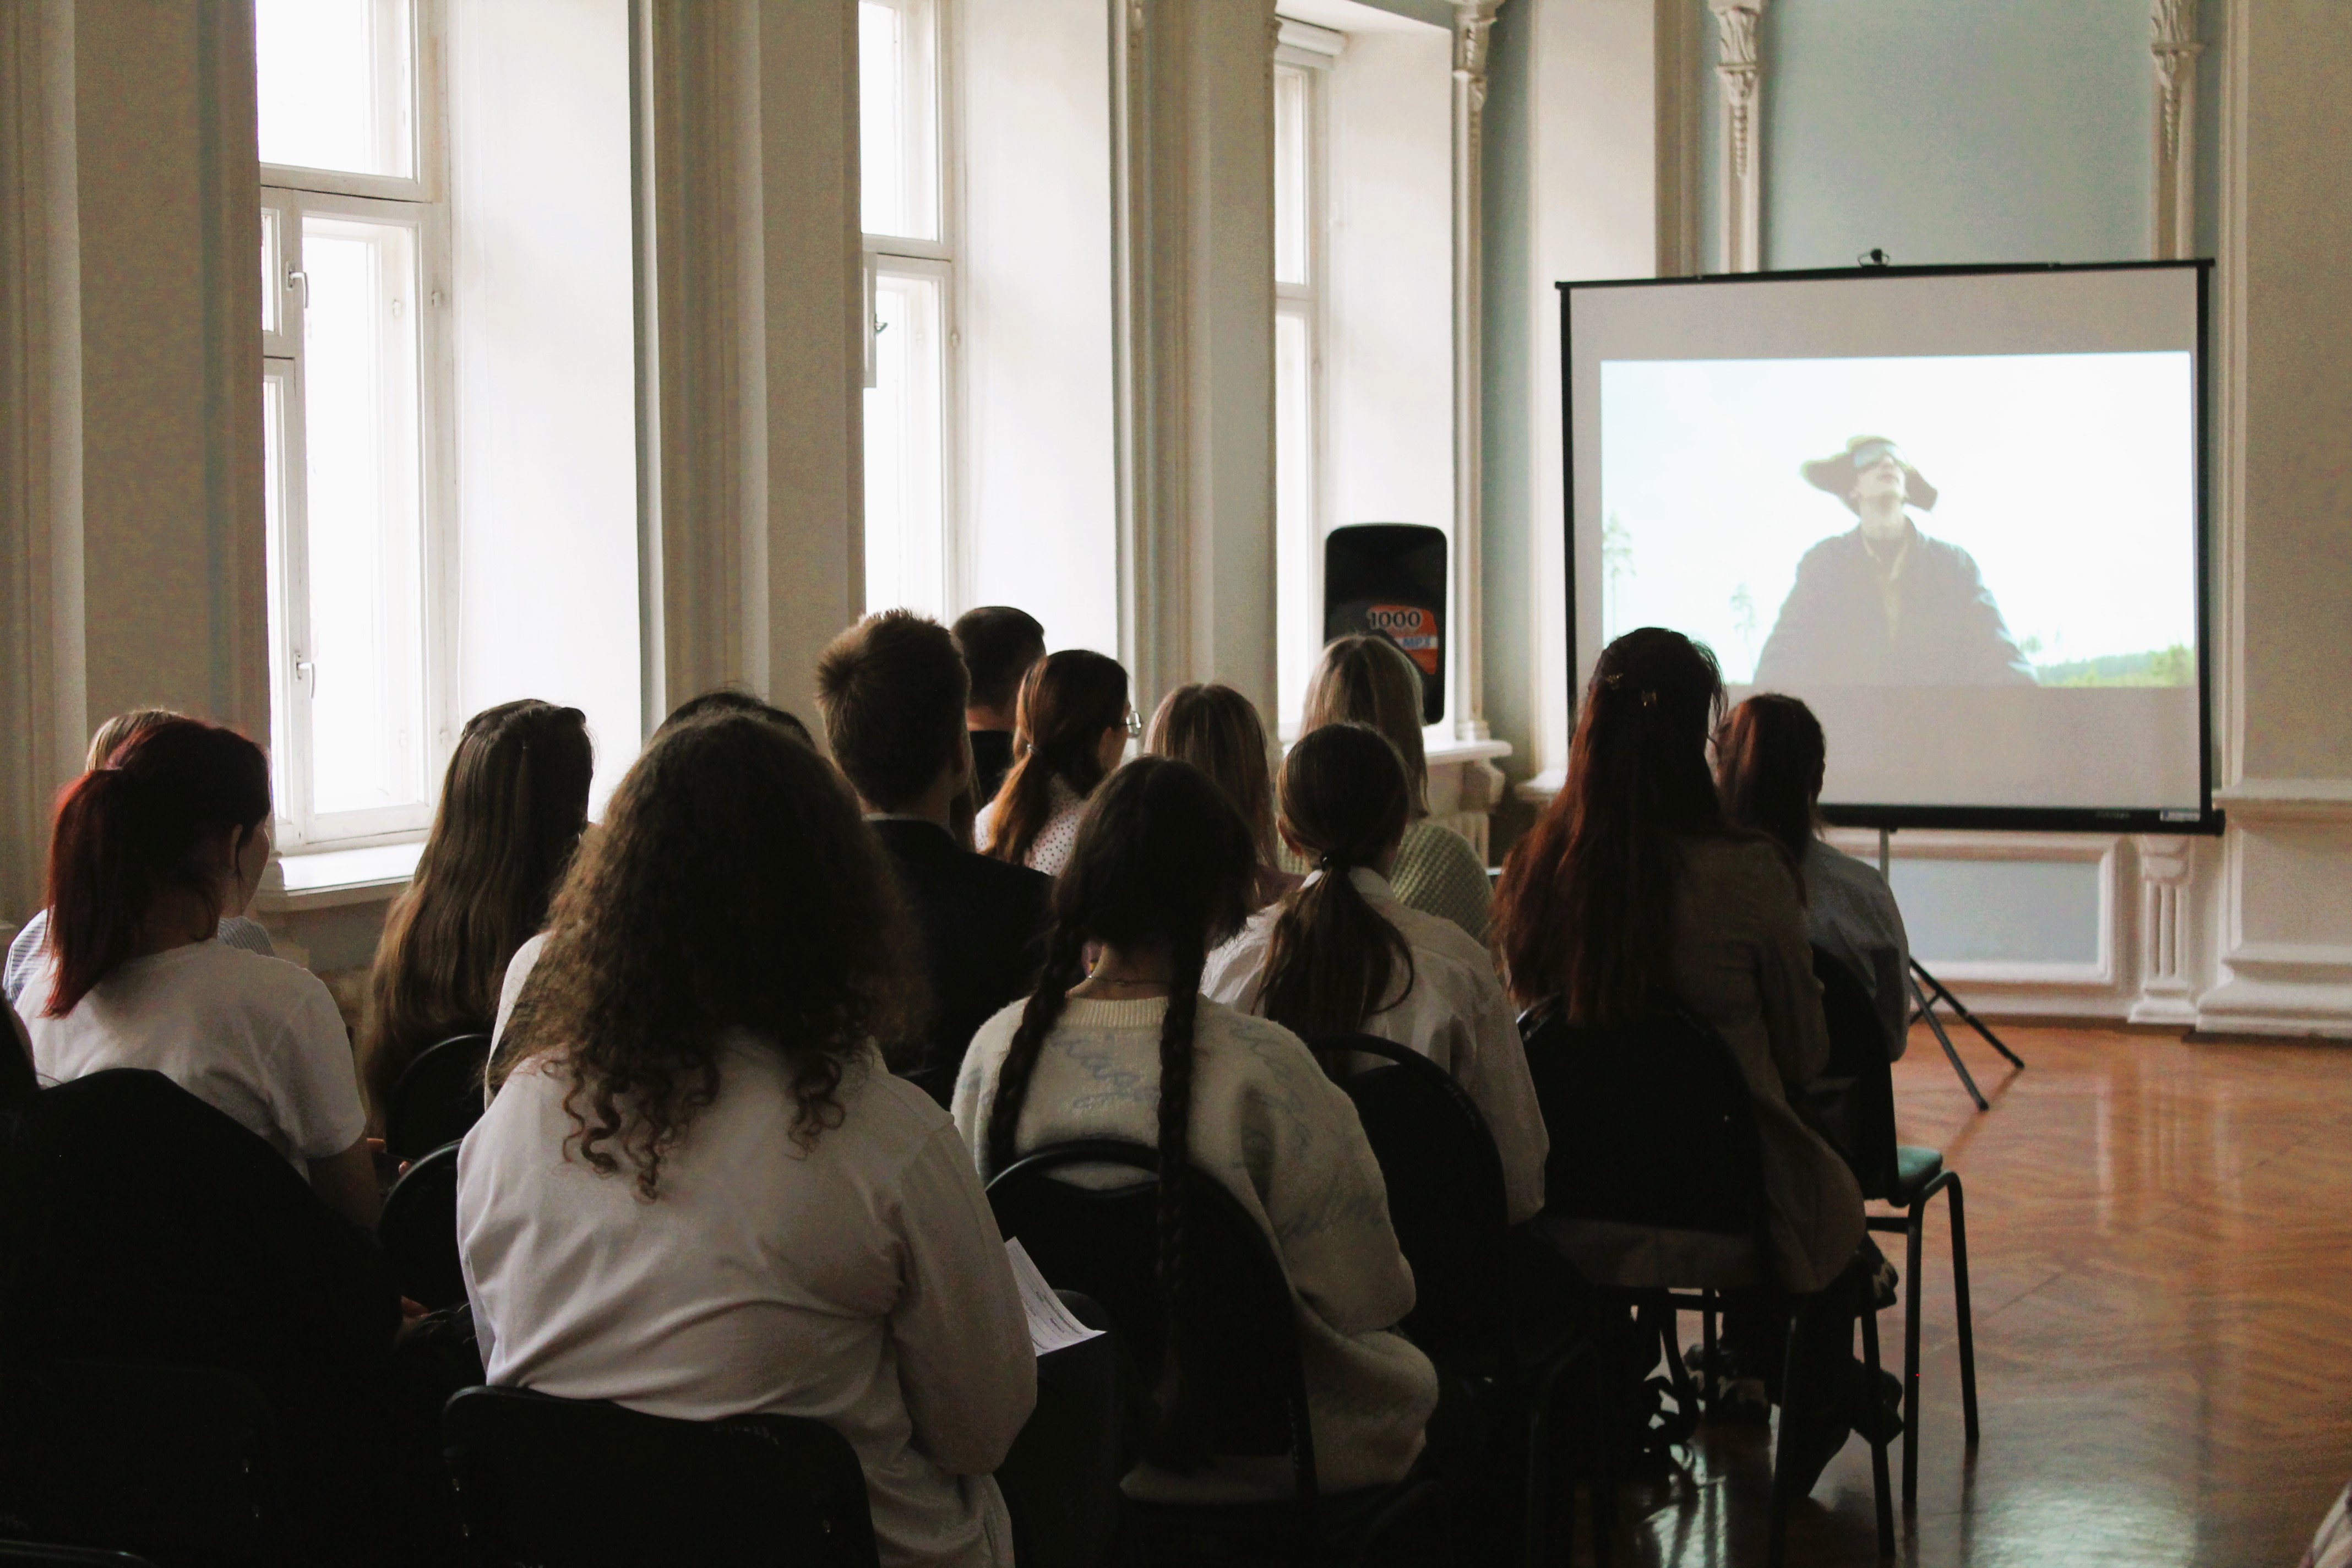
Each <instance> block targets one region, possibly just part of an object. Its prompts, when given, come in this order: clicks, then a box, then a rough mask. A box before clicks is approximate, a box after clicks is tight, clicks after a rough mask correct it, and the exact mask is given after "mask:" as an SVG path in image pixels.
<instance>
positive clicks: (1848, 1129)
mask: <svg viewBox="0 0 2352 1568" xmlns="http://www.w3.org/2000/svg"><path fill="white" fill-rule="evenodd" d="M1813 976H1814V978H1816V979H1817V980H1819V981H1820V982H1821V983H1822V1016H1823V1018H1824V1019H1826V1020H1827V1022H1828V1024H1829V1030H1830V1065H1829V1068H1828V1070H1826V1071H1825V1072H1823V1073H1822V1076H1821V1077H1820V1078H1818V1079H1814V1080H1813V1084H1812V1086H1811V1089H1810V1090H1809V1091H1808V1094H1807V1097H1806V1098H1807V1099H1808V1100H1811V1108H1812V1110H1813V1112H1814V1116H1815V1120H1816V1121H1818V1122H1819V1123H1820V1125H1821V1127H1822V1131H1825V1132H1826V1133H1828V1135H1829V1140H1830V1143H1831V1146H1832V1147H1833V1148H1835V1149H1836V1150H1837V1152H1839V1153H1841V1154H1843V1155H1844V1156H1845V1163H1847V1164H1848V1165H1850V1166H1852V1167H1853V1174H1854V1179H1855V1180H1856V1181H1858V1182H1860V1183H1861V1184H1862V1193H1863V1196H1864V1197H1871V1198H1879V1197H1885V1196H1887V1195H1888V1194H1891V1193H1893V1192H1894V1190H1895V1074H1894V1069H1893V1068H1892V1067H1891V1066H1890V1065H1889V1063H1888V1062H1887V1059H1886V1026H1885V1020H1884V1018H1883V1016H1882V1015H1881V1013H1880V1010H1879V1007H1878V1005H1877V1004H1876V1003H1874V1002H1873V1001H1872V1000H1871V998H1870V993H1869V992H1868V991H1866V990H1864V988H1863V984H1862V982H1861V980H1860V979H1859V978H1857V977H1856V976H1855V974H1854V973H1853V970H1851V969H1849V968H1848V967H1846V965H1845V964H1844V963H1843V962H1841V961H1840V960H1839V959H1838V957H1837V956H1836V955H1835V954H1833V953H1832V952H1828V951H1826V950H1825V949H1822V948H1820V947H1816V948H1814V949H1813Z"/></svg>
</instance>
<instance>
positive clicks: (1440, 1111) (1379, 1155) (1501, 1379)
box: [1314, 1035, 1591, 1565]
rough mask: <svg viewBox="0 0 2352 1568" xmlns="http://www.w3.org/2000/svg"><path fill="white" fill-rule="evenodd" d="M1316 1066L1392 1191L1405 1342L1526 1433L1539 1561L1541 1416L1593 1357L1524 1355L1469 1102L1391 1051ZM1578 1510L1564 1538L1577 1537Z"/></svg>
mask: <svg viewBox="0 0 2352 1568" xmlns="http://www.w3.org/2000/svg"><path fill="white" fill-rule="evenodd" d="M1314 1048H1315V1054H1316V1055H1317V1057H1318V1058H1320V1059H1321V1060H1322V1061H1323V1063H1324V1066H1325V1068H1326V1069H1327V1070H1328V1071H1330V1072H1331V1074H1332V1076H1333V1077H1334V1079H1336V1080H1337V1081H1338V1083H1339V1087H1340V1088H1341V1089H1345V1090H1346V1091H1347V1094H1348V1098H1349V1100H1353V1101H1354V1102H1355V1106H1356V1118H1357V1120H1358V1121H1360V1122H1361V1123H1362V1124H1363V1129H1364V1137H1365V1140H1366V1141H1367V1142H1370V1144H1371V1146H1372V1157H1373V1158H1374V1159H1376V1160H1378V1161H1379V1162H1380V1165H1381V1177H1382V1179H1383V1181H1384V1182H1385V1183H1386V1184H1387V1187H1388V1197H1389V1224H1390V1226H1391V1227H1392V1228H1393V1229H1394V1230H1395V1231H1396V1238H1397V1246H1398V1247H1399V1249H1400V1250H1402V1252H1403V1253H1404V1257H1405V1261H1406V1262H1408V1263H1410V1264H1412V1279H1413V1293H1414V1300H1413V1309H1412V1314H1411V1315H1410V1316H1408V1317H1407V1318H1406V1319H1405V1321H1404V1330H1405V1332H1406V1333H1407V1334H1408V1335H1410V1336H1411V1338H1412V1342H1413V1343H1414V1344H1416V1345H1418V1346H1420V1347H1421V1349H1422V1350H1423V1352H1427V1354H1428V1356H1429V1358H1430V1359H1431V1360H1432V1361H1433V1362H1435V1363H1437V1364H1438V1365H1439V1366H1441V1367H1444V1368H1445V1369H1446V1370H1448V1371H1450V1372H1454V1373H1462V1374H1464V1375H1466V1376H1469V1377H1473V1378H1477V1379H1482V1380H1491V1381H1492V1382H1493V1383H1494V1384H1496V1386H1497V1387H1499V1388H1500V1389H1501V1390H1503V1391H1504V1392H1505V1393H1506V1394H1507V1396H1508V1397H1509V1398H1510V1400H1511V1401H1512V1403H1513V1404H1514V1405H1516V1406H1517V1411H1518V1413H1519V1415H1520V1416H1521V1418H1522V1419H1523V1420H1524V1421H1525V1423H1526V1450H1527V1456H1526V1457H1527V1476H1526V1495H1525V1498H1524V1500H1523V1501H1524V1519H1523V1524H1522V1531H1523V1532H1522V1537H1521V1539H1522V1542H1523V1544H1524V1547H1525V1550H1526V1552H1527V1555H1528V1563H1530V1564H1531V1565H1532V1564H1533V1563H1536V1562H1538V1561H1539V1560H1540V1558H1541V1556H1542V1553H1543V1550H1544V1543H1545V1542H1546V1540H1547V1539H1548V1535H1549V1531H1550V1529H1551V1528H1552V1527H1551V1524H1550V1521H1549V1520H1548V1519H1547V1517H1546V1513H1547V1506H1546V1505H1547V1504H1548V1502H1549V1495H1548V1490H1547V1489H1546V1487H1545V1485H1544V1484H1543V1483H1544V1481H1545V1479H1546V1478H1547V1477H1548V1476H1549V1470H1550V1458H1551V1456H1550V1449H1549V1442H1548V1438H1549V1415H1550V1411H1551V1409H1552V1405H1553V1402H1554V1395H1555V1392H1556V1390H1557V1388H1558V1385H1559V1379H1560V1377H1561V1375H1562V1374H1563V1373H1565V1372H1567V1370H1568V1369H1569V1368H1570V1367H1571V1366H1573V1365H1574V1364H1575V1363H1577V1362H1578V1361H1579V1360H1580V1359H1583V1358H1585V1357H1587V1356H1589V1355H1590V1353H1591V1343H1590V1342H1589V1341H1587V1340H1585V1339H1584V1338H1583V1337H1582V1336H1581V1335H1580V1334H1575V1335H1571V1336H1569V1337H1567V1338H1565V1339H1560V1338H1559V1337H1557V1336H1554V1337H1553V1342H1549V1343H1543V1344H1538V1343H1534V1342H1528V1343H1524V1344H1523V1343H1522V1342H1520V1339H1519V1334H1518V1329H1517V1316H1516V1314H1515V1312H1514V1310H1513V1308H1514V1306H1515V1304H1516V1302H1517V1289H1516V1288H1515V1284H1514V1280H1513V1278H1512V1272H1513V1271H1512V1268H1511V1248H1510V1202H1509V1198H1508V1196H1507V1193H1506V1190H1505V1186H1504V1181H1503V1159H1502V1155H1501V1154H1500V1153H1499V1152H1497V1151H1496V1147H1495V1135H1494V1133H1493V1131H1491V1130H1489V1129H1488V1127H1487V1125H1486V1117H1485V1115H1484V1114H1482V1113H1481V1112H1480V1111H1479V1110H1478V1107H1477V1104H1476V1102H1475V1101H1474V1100H1471V1098H1470V1096H1469V1095H1468V1094H1467V1093H1466V1092H1465V1091H1464V1089H1463V1088H1462V1086H1461V1085H1460V1084H1459V1083H1456V1082H1455V1081H1454V1076H1453V1074H1451V1073H1449V1072H1447V1071H1446V1070H1445V1069H1444V1068H1441V1067H1439V1066H1438V1065H1437V1064H1436V1063H1435V1062H1433V1061H1431V1060H1430V1059H1429V1058H1426V1057H1424V1056H1423V1055H1421V1054H1420V1053H1419V1052H1418V1051H1414V1050H1411V1049H1409V1048H1407V1047H1403V1046H1400V1045H1397V1044H1395V1043H1394V1042H1392V1041H1389V1040H1383V1039H1380V1038H1377V1037H1373V1036H1370V1035H1348V1036H1339V1037H1327V1038H1323V1039H1318V1040H1317V1041H1315V1042H1314ZM1575 1527H1576V1524H1575V1510H1574V1499H1573V1496H1572V1494H1571V1496H1570V1510H1569V1518H1568V1520H1567V1521H1565V1522H1564V1524H1563V1525H1562V1526H1561V1527H1560V1528H1561V1529H1562V1531H1563V1532H1564V1533H1566V1534H1568V1535H1570V1536H1571V1537H1572V1536H1573V1534H1574V1531H1575Z"/></svg>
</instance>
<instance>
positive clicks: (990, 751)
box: [971, 730, 1013, 805]
mask: <svg viewBox="0 0 2352 1568" xmlns="http://www.w3.org/2000/svg"><path fill="white" fill-rule="evenodd" d="M1012 771H1013V731H1010V730H974V731H971V783H972V793H973V794H974V795H977V796H978V797H979V798H980V804H981V805H987V804H988V803H989V802H990V801H992V800H994V799H995V798H996V792H997V791H998V790H1001V789H1003V787H1004V775H1005V774H1007V773H1011V772H1012Z"/></svg>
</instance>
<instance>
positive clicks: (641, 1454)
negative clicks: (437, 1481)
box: [441, 1388, 875, 1568]
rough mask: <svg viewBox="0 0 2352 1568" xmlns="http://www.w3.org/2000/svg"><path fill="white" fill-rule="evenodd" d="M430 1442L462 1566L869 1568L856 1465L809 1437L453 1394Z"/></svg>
mask: <svg viewBox="0 0 2352 1568" xmlns="http://www.w3.org/2000/svg"><path fill="white" fill-rule="evenodd" d="M441 1435H442V1440H443V1445H444V1447H445V1448H446V1454H447V1458H448V1463H449V1469H450V1474H451V1476H452V1477H453V1478H454V1479H455V1480H456V1483H457V1500H458V1511H459V1514H460V1516H461V1518H462V1519H463V1521H464V1523H465V1527H466V1532H467V1537H468V1538H469V1539H470V1540H471V1542H473V1543H474V1545H475V1547H476V1549H477V1556H476V1561H477V1562H481V1563H533V1564H539V1565H542V1568H636V1565H638V1564H641V1563H700V1564H708V1565H709V1568H874V1563H875V1548H874V1524H873V1518H872V1516H871V1514H870V1513H869V1512H868V1510H867V1507H866V1478H865V1475H864V1473H863V1472H862V1471H861V1470H860V1469H859V1468H858V1463H857V1451H856V1449H854V1448H852V1447H850V1446H849V1442H848V1440H847V1439H846V1438H845V1437H843V1436H842V1435H841V1434H840V1433H838V1432H836V1431H835V1430H834V1429H833V1428H832V1427H830V1426H826V1425H825V1424H824V1422H822V1421H814V1420H809V1419H807V1418H804V1417H801V1416H793V1415H738V1416H735V1417H732V1418H730V1419H729V1420H725V1421H711V1422H703V1421H676V1420H670V1419H667V1418H666V1417H663V1416H659V1415H646V1414H644V1413H643V1412H641V1411H635V1410H628V1409H624V1408H623V1407H622V1406H620V1405H613V1404H610V1403H607V1402H605V1401H603V1400H575V1399H555V1398H551V1397H550V1396H548V1395H546V1394H534V1393H531V1392H529V1391H527V1390H524V1389H515V1388H468V1389H466V1390H463V1391H462V1392H460V1393H458V1394H457V1395H456V1396H454V1397H453V1398H452V1399H451V1400H450V1401H449V1403H448V1404H447V1405H445V1406H443V1408H442V1412H441Z"/></svg>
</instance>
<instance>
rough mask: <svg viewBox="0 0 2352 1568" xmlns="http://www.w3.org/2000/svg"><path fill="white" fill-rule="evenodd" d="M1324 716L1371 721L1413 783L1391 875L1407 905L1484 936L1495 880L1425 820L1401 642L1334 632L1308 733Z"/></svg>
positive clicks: (1422, 763)
mask: <svg viewBox="0 0 2352 1568" xmlns="http://www.w3.org/2000/svg"><path fill="white" fill-rule="evenodd" d="M1326 724H1369V725H1370V726H1371V727H1372V728H1373V729H1375V730H1378V731H1380V732H1381V734H1383V735H1386V736H1387V737H1388V738H1389V743H1390V744H1391V745H1392V746H1394V747H1395V748H1396V749H1397V755H1399V756H1400V757H1402V758H1403V759H1404V766H1405V774H1406V776H1407V777H1408V778H1409V779H1410V780H1411V781H1412V821H1411V822H1410V823H1408V824H1406V826H1405V830H1404V843H1403V845H1402V847H1400V848H1399V849H1398V850H1397V859H1396V870H1395V874H1394V875H1393V876H1392V877H1391V879H1390V881H1391V886H1392V887H1393V888H1394V889H1395V890H1396V896H1397V898H1398V899H1399V900H1401V901H1402V903H1403V904H1404V906H1405V907H1406V908H1407V909H1414V910H1422V911H1423V912H1424V913H1427V914H1433V915H1443V916H1444V918H1445V919H1447V920H1450V921H1453V922H1454V924H1455V925H1458V926H1460V927H1461V928H1462V929H1463V930H1464V931H1468V932H1469V933H1470V935H1471V937H1472V939H1473V940H1474V941H1477V942H1485V941H1486V922H1487V918H1488V910H1489V906H1490V905H1491V904H1492V903H1493V901H1494V887H1493V884H1492V883H1491V882H1490V881H1489V880H1488V879H1487V876H1486V865H1485V863H1484V862H1483V861H1482V860H1480V858H1479V857H1478V851H1477V850H1476V849H1475V848H1474V847H1472V846H1471V843H1470V841H1469V840H1468V839H1466V838H1465V837H1462V835H1460V834H1459V833H1456V832H1454V830H1453V829H1452V828H1450V827H1444V826H1439V825H1438V824H1436V823H1434V822H1432V821H1430V820H1429V763H1428V761H1427V759H1426V758H1425V757H1424V756H1423V752H1422V749H1421V671H1420V670H1418V669H1416V668H1413V662H1412V659H1411V658H1407V657H1406V655H1405V652H1404V650H1403V649H1402V648H1400V647H1397V645H1396V644H1394V643H1392V642H1391V641H1389V639H1388V638H1386V637H1372V636H1370V635H1368V634H1366V635H1359V636H1355V637H1337V638H1334V639H1333V640H1332V642H1331V643H1330V645H1329V646H1328V647H1325V648H1324V650H1323V657H1322V658H1319V659H1318V660H1317V661H1316V664H1315V673H1314V674H1313V675H1311V676H1309V677H1308V678H1307V710H1306V713H1305V714H1304V716H1302V717H1301V719H1300V720H1299V723H1298V732H1299V733H1300V734H1301V735H1306V734H1307V733H1309V732H1311V731H1316V730H1318V729H1321V728H1322V727H1323V726H1324V725H1326Z"/></svg>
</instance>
